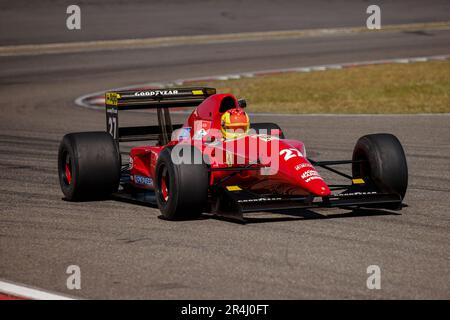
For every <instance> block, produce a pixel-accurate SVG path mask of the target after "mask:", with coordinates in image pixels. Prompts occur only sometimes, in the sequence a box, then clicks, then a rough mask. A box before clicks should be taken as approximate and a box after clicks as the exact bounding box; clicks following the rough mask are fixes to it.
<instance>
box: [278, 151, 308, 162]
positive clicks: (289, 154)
mask: <svg viewBox="0 0 450 320" xmlns="http://www.w3.org/2000/svg"><path fill="white" fill-rule="evenodd" d="M283 154H284V161H288V160H289V159H291V158H294V157H303V154H302V153H301V152H300V151H298V150H297V149H294V148H289V149H283V150H281V151H280V155H281V156H282V155H283Z"/></svg>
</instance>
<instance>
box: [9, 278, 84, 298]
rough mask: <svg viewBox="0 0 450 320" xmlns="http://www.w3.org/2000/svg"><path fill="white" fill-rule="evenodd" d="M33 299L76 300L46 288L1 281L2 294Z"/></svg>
mask: <svg viewBox="0 0 450 320" xmlns="http://www.w3.org/2000/svg"><path fill="white" fill-rule="evenodd" d="M1 293H3V294H7V295H11V296H14V297H19V298H25V299H32V300H75V298H71V297H68V296H63V295H60V294H55V293H50V292H48V291H45V290H41V289H36V288H31V287H28V286H24V285H19V284H16V283H13V282H10V281H4V280H3V281H0V294H1Z"/></svg>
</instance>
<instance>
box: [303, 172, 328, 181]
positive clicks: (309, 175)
mask: <svg viewBox="0 0 450 320" xmlns="http://www.w3.org/2000/svg"><path fill="white" fill-rule="evenodd" d="M300 177H301V178H302V179H303V180H305V182H310V181H312V180H323V179H322V177H321V176H320V175H319V173H318V172H317V171H316V170H306V171H305V172H303V173H302V174H301V176H300Z"/></svg>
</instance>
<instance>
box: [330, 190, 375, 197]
mask: <svg viewBox="0 0 450 320" xmlns="http://www.w3.org/2000/svg"><path fill="white" fill-rule="evenodd" d="M377 193H378V192H376V191H363V192H359V191H357V192H348V193H339V194H336V195H335V196H337V197H354V196H367V195H371V194H377Z"/></svg>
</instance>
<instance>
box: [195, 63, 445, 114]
mask: <svg viewBox="0 0 450 320" xmlns="http://www.w3.org/2000/svg"><path fill="white" fill-rule="evenodd" d="M197 84H198V85H208V86H212V87H215V88H217V89H218V92H222V93H225V92H231V93H233V94H234V95H236V96H237V97H242V98H245V99H246V100H247V106H248V107H247V109H248V111H250V112H281V113H447V112H450V61H432V62H417V63H412V64H385V65H372V66H364V67H357V68H346V69H340V70H326V71H316V72H311V73H298V72H296V73H294V72H292V73H283V74H277V75H266V76H260V77H254V78H242V79H237V80H226V81H212V82H199V83H196V84H195V85H197Z"/></svg>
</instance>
